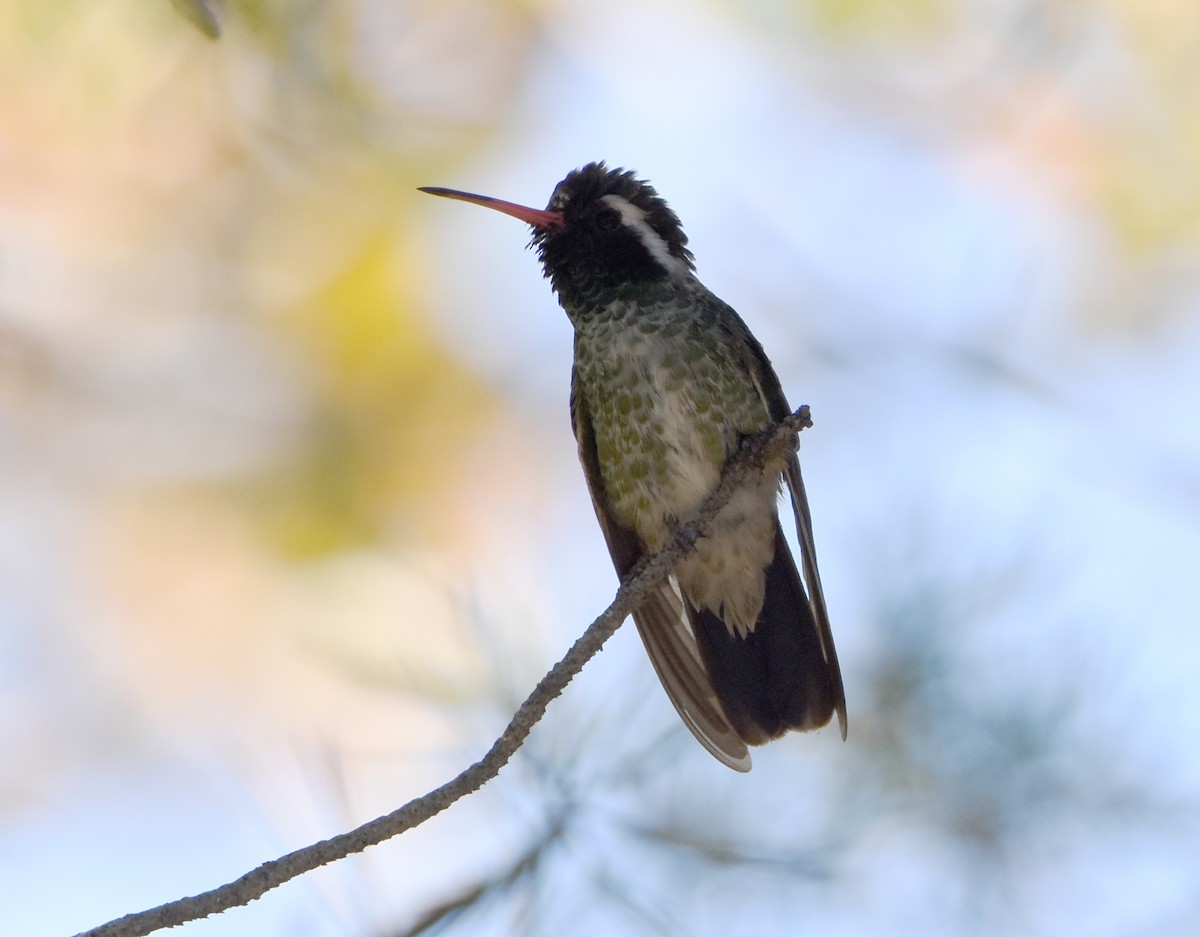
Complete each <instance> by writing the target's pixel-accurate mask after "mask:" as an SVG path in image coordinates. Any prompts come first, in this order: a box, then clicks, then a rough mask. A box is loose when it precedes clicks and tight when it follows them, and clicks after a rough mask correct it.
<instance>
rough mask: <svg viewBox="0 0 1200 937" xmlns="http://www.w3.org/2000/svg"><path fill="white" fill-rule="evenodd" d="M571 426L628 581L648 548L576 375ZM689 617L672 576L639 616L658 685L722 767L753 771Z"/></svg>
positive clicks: (594, 502) (615, 557) (606, 535)
mask: <svg viewBox="0 0 1200 937" xmlns="http://www.w3.org/2000/svg"><path fill="white" fill-rule="evenodd" d="M571 424H572V426H573V428H574V430H575V439H576V442H577V443H578V444H579V461H580V463H581V464H582V465H583V474H584V476H585V477H586V479H587V486H588V491H589V492H590V493H591V495H592V505H593V506H594V507H595V509H596V518H597V520H599V522H600V529H601V530H603V531H604V539H605V541H606V542H607V543H608V552H609V553H610V554H611V555H612V560H613V565H614V566H616V568H617V574H618V575H619V576H621V577H622V578H624V576H625V575H626V574H627V573H628V572H629V570H630V569H631V568H632V567H633V565H634V564H635V563H636V562H637V561H638V559H639V558H640V557H641V556H642V555H643V554H644V553H645V544H643V543H642V541H641V538H640V537H638V535H637V534H636V533H635V532H634V531H633V530H631V529H629V528H628V527H626V526H624V525H622V524H621V523H619V522H618V521H617V519H616V518H615V517H614V515H613V511H612V507H611V505H610V503H609V500H608V493H607V492H606V491H605V488H604V481H603V479H602V478H601V476H600V460H599V457H598V455H597V453H596V434H595V430H594V429H593V427H592V421H591V415H590V414H589V413H588V409H587V405H586V403H585V402H584V401H583V399H582V397H581V395H580V393H579V391H578V387H577V383H576V380H575V375H574V374H572V376H571ZM688 615H689V612H688V611H687V610H686V607H685V604H684V602H683V600H682V598H681V597H680V595H679V591H678V586H677V585H676V584H675V579H674V577H673V576H672V577H671V578H670V579H669V580H668V581H666V582H664V583H663V584H662V585H661V586H659V587H658V589H657V590H656V591H655V592H653V593H652V594H651V595H650V596H649V597H648V598H647V599H645V601H643V603H642V605H641V606H640V607H639V608H638V609H637V611H635V612H634V613H633V620H634V623H635V624H636V625H637V629H638V634H640V635H641V636H642V643H643V644H644V645H645V646H646V653H647V654H649V656H650V662H651V663H652V664H653V665H654V670H655V672H656V673H657V674H658V679H659V680H660V681H661V682H662V685H663V688H664V689H665V690H666V691H667V696H668V697H670V699H671V702H672V704H674V706H675V709H676V710H677V711H678V713H679V716H680V718H681V719H683V722H684V724H685V725H686V726H687V727H688V728H689V729H690V730H691V731H692V734H693V735H695V736H696V738H697V739H698V740H699V741H700V744H701V745H703V746H704V747H705V748H707V749H708V750H709V751H710V752H711V753H712V754H713V756H714V757H715V758H716V759H717V760H718V761H720V762H721V763H722V764H725V765H728V766H729V767H730V768H733V769H734V770H735V771H749V770H750V752H749V750H748V749H747V748H746V744H745V743H744V742H743V741H742V740H741V738H739V737H738V734H737V733H736V732H735V731H734V730H733V727H732V726H731V725H730V724H729V721H728V720H727V719H726V718H725V714H724V712H723V711H722V710H721V704H720V703H719V702H718V701H717V697H716V694H715V693H714V692H713V689H712V684H711V683H710V682H709V679H708V674H707V672H706V671H705V669H704V663H703V662H702V661H701V659H700V650H699V648H698V647H697V646H696V638H695V636H694V635H693V633H692V627H691V621H690V619H689V617H688Z"/></svg>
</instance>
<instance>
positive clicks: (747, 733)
mask: <svg viewBox="0 0 1200 937" xmlns="http://www.w3.org/2000/svg"><path fill="white" fill-rule="evenodd" d="M693 625H694V629H695V633H696V640H697V643H698V644H699V646H700V653H701V657H702V658H703V660H704V665H705V668H706V670H707V671H708V675H709V679H710V680H711V681H712V685H713V688H714V690H715V691H716V694H717V699H718V700H720V703H721V707H722V708H723V709H724V711H725V715H726V717H727V718H728V719H729V722H730V724H731V725H732V726H733V728H734V730H735V731H736V732H737V733H738V735H740V736H741V737H742V739H743V740H744V741H745V742H746V743H747V744H749V745H762V744H764V743H765V742H769V741H770V740H771V739H773V738H777V737H779V736H780V735H783V734H784V733H785V732H787V731H789V730H791V729H798V730H802V731H803V730H808V729H818V728H820V727H821V726H823V725H825V724H826V723H828V722H829V720H830V719H831V718H832V716H833V713H834V709H835V706H836V701H837V700H838V699H840V698H841V674H840V672H839V671H838V666H837V661H836V658H833V659H828V658H827V657H826V654H825V651H824V649H823V647H822V642H821V638H820V634H819V632H818V629H817V623H816V620H815V618H814V616H813V611H812V606H811V604H810V602H809V598H808V595H807V594H806V593H805V591H804V587H803V585H801V582H800V574H799V573H798V572H797V570H796V564H795V561H794V560H793V559H792V554H791V550H790V549H789V548H788V544H787V541H786V540H785V539H784V536H783V531H782V529H781V528H780V527H779V524H778V522H777V523H776V525H775V556H774V558H773V559H772V561H771V564H770V565H769V566H768V567H767V570H766V593H765V597H764V599H763V608H762V611H761V612H760V613H759V617H758V623H757V624H756V625H755V628H754V631H753V632H751V633H750V634H748V635H746V636H745V637H740V636H738V635H736V634H734V633H733V632H731V631H730V629H729V628H727V627H726V626H725V622H723V621H722V620H721V619H720V618H719V617H717V615H716V614H714V613H713V612H712V611H710V610H708V609H700V610H697V611H695V614H694V618H693Z"/></svg>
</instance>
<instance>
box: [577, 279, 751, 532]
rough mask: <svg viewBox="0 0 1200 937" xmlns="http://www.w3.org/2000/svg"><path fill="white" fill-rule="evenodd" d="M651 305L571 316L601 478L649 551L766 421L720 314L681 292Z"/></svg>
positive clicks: (620, 302) (617, 305)
mask: <svg viewBox="0 0 1200 937" xmlns="http://www.w3.org/2000/svg"><path fill="white" fill-rule="evenodd" d="M656 299H657V301H652V302H647V301H646V298H645V297H642V298H641V299H640V300H636V301H635V300H632V299H630V298H627V297H621V298H617V299H615V300H614V301H612V302H611V303H609V304H608V305H606V306H604V307H601V308H599V309H593V310H591V311H590V314H589V315H587V316H578V317H576V316H573V317H572V318H573V319H575V327H576V333H575V369H576V382H577V388H578V390H577V392H578V393H580V394H581V395H582V397H583V403H584V404H585V405H586V406H587V408H588V412H589V414H590V415H591V419H592V424H593V427H594V430H595V434H596V445H597V453H598V457H599V464H600V476H601V480H602V481H603V483H604V486H605V490H606V491H607V493H608V496H609V500H610V501H611V503H612V507H613V510H614V512H615V514H616V515H617V518H618V520H620V521H621V522H622V523H624V524H627V525H629V526H631V527H632V528H633V529H634V530H635V531H636V532H637V533H638V534H639V536H640V537H641V538H642V539H643V540H644V541H645V542H646V543H647V545H648V546H649V547H650V548H651V549H659V548H660V547H661V546H662V545H663V543H664V541H665V538H666V534H667V532H668V530H669V528H670V526H671V525H672V524H673V523H674V522H676V521H677V520H680V519H682V518H686V517H687V516H689V515H690V514H692V513H693V512H694V511H695V510H696V509H697V508H698V507H699V506H700V504H701V503H702V502H703V501H704V499H705V498H706V497H707V495H708V494H709V493H710V492H711V491H712V489H713V488H714V487H715V486H716V484H717V482H718V480H719V478H720V473H721V468H722V466H723V465H724V464H725V460H726V459H727V458H728V456H729V455H730V453H731V452H732V451H733V450H734V449H735V448H736V446H737V444H738V441H739V439H740V437H741V436H743V435H746V434H750V433H754V432H757V431H759V430H761V429H762V428H764V427H765V426H766V425H767V423H768V418H767V412H766V407H765V406H764V404H763V403H762V401H761V400H760V398H759V395H758V391H757V390H756V389H755V387H754V384H753V381H752V379H751V376H750V375H749V374H748V373H747V372H746V370H745V369H744V367H743V366H742V363H741V357H740V355H739V354H738V349H736V348H735V347H733V346H732V344H731V339H730V338H729V336H728V333H726V332H725V330H724V329H722V328H721V325H720V309H719V308H716V307H708V306H706V305H704V304H702V303H701V304H698V303H696V302H695V299H696V297H694V296H686V295H679V293H678V292H671V293H668V294H666V295H663V296H661V297H657V298H656Z"/></svg>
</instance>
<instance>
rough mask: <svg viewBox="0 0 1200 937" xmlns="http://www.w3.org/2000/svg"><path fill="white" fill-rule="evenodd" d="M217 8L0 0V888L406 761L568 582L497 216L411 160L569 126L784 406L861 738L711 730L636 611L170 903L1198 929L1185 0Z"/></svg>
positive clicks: (279, 822) (147, 888) (564, 136)
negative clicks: (305, 853) (666, 667)
mask: <svg viewBox="0 0 1200 937" xmlns="http://www.w3.org/2000/svg"><path fill="white" fill-rule="evenodd" d="M213 9H214V8H210V7H207V6H205V5H203V4H202V3H201V2H199V0H178V2H177V3H175V4H172V3H168V2H166V0H159V2H149V3H147V2H134V0H113V2H109V3H104V4H97V3H91V2H84V0H56V2H55V3H40V4H39V3H22V4H17V3H9V4H5V5H3V6H2V7H0V932H3V933H4V934H11V935H30V937H38V935H59V934H70V933H74V932H76V931H79V930H82V929H84V928H87V927H91V926H94V925H97V924H100V923H102V922H104V921H107V920H109V919H111V918H114V917H117V916H119V915H121V914H124V913H127V912H131V911H137V910H142V909H144V908H147V907H150V906H153V905H157V904H160V903H163V902H165V901H169V900H171V899H174V898H177V897H181V896H183V895H188V894H195V893H197V892H199V891H203V890H206V889H209V888H212V887H215V886H216V885H219V884H222V883H224V882H227V881H230V880H232V879H233V878H235V877H237V876H238V875H240V874H242V873H243V872H245V871H247V870H249V869H250V868H252V867H254V866H256V865H258V864H259V863H261V862H263V861H265V860H267V859H269V858H273V857H275V856H277V855H280V854H282V853H283V852H286V851H289V850H292V849H295V848H297V847H299V846H302V845H305V844H307V843H309V842H311V841H314V840H316V839H321V838H325V837H328V836H331V835H333V834H335V833H338V832H342V831H344V830H346V829H349V828H350V827H352V826H356V825H358V824H359V823H361V822H364V821H366V820H368V819H371V818H373V817H375V816H377V815H379V814H382V813H386V812H388V811H390V810H392V809H394V808H395V807H397V806H398V805H400V804H402V803H403V802H405V801H406V800H408V799H409V798H410V797H412V796H415V795H417V794H420V793H422V792H424V791H425V790H427V789H429V788H430V787H432V786H434V785H436V784H438V783H440V782H442V781H444V780H446V779H448V778H449V777H451V776H452V775H453V774H455V773H456V772H457V771H458V770H460V769H461V768H462V767H464V766H466V765H467V764H468V763H470V762H471V761H473V760H475V759H476V758H478V757H479V756H480V755H481V754H482V753H483V752H484V751H485V750H486V748H487V746H488V744H489V743H490V741H491V740H492V739H493V738H494V737H495V735H496V734H497V733H498V732H499V731H500V729H501V728H502V727H503V725H504V724H505V722H506V721H507V719H508V717H509V715H510V714H511V712H512V710H513V708H514V707H515V706H516V704H517V703H518V702H519V700H520V699H522V698H523V697H524V696H525V695H526V693H527V692H528V691H529V690H530V689H531V688H532V687H533V685H534V683H535V682H536V680H537V679H538V678H539V677H540V676H541V674H542V673H543V672H544V671H545V669H546V668H547V667H548V666H549V665H550V664H551V663H552V662H553V661H554V660H556V659H557V658H558V657H560V656H561V654H562V653H563V652H564V651H565V649H566V648H567V646H568V645H569V643H570V642H571V641H572V640H573V639H574V637H575V636H576V635H577V634H578V633H580V632H581V631H582V629H583V627H584V626H585V625H586V624H587V623H588V622H589V621H591V619H592V618H593V617H594V616H595V615H596V614H598V613H599V612H600V611H601V610H602V609H603V608H604V606H605V605H606V604H607V603H608V601H609V599H610V597H611V595H612V592H613V590H614V587H615V584H616V583H615V576H614V574H613V572H612V569H611V565H610V562H609V559H608V556H607V552H606V550H605V548H604V545H603V541H602V538H601V536H600V533H599V531H598V529H597V527H596V524H595V521H594V518H593V516H592V510H591V506H590V503H589V501H588V498H587V494H586V490H585V487H584V484H583V480H582V476H581V472H580V470H579V467H578V465H577V463H576V458H575V450H574V443H573V440H572V438H571V432H570V427H569V422H568V418H567V390H568V376H569V368H570V358H571V333H570V328H569V325H568V323H567V321H566V318H565V316H564V315H563V314H562V312H561V310H560V309H559V308H558V307H557V305H556V303H555V301H554V299H553V297H552V295H551V293H550V291H549V288H548V285H547V284H546V283H545V282H544V281H543V280H542V278H541V272H540V270H539V268H538V265H537V263H536V259H535V257H534V256H533V255H532V254H530V253H529V252H527V251H526V250H525V249H524V248H525V244H526V242H527V240H528V231H527V229H525V228H523V227H522V226H521V225H520V224H518V223H517V222H515V221H513V220H512V219H509V218H505V217H503V216H501V215H498V214H494V213H489V212H484V211H480V210H477V209H475V208H472V207H470V206H466V205H462V204H453V203H448V202H444V201H440V200H435V199H432V198H428V197H426V196H422V195H420V194H419V193H417V192H416V191H415V187H416V186H418V185H446V186H453V187H457V188H464V189H468V190H471V191H477V192H485V193H489V194H495V195H498V196H501V197H504V198H508V199H512V200H516V201H522V202H525V203H528V204H533V205H542V204H544V203H545V201H546V200H547V199H548V197H549V194H550V192H551V190H552V189H553V187H554V185H555V183H556V182H557V181H558V180H559V179H560V178H562V176H563V175H565V174H566V172H567V171H568V170H570V169H572V168H574V167H576V166H579V165H581V164H583V163H585V162H588V161H590V160H593V159H607V160H608V161H609V162H610V163H611V164H613V165H621V166H627V167H630V168H634V169H637V170H638V171H639V172H640V173H641V174H642V175H643V176H644V177H645V178H647V179H649V180H651V181H652V182H653V183H654V184H655V185H656V186H657V188H658V189H659V191H660V192H661V193H662V194H663V195H664V196H665V197H666V198H667V199H668V200H669V201H670V203H671V205H672V206H673V207H674V208H675V209H676V211H677V212H678V213H679V215H680V216H681V218H682V219H683V222H684V225H685V228H686V230H687V231H688V233H689V235H690V236H691V246H692V247H693V249H694V251H695V254H696V257H697V263H698V269H699V271H700V274H701V276H702V278H703V279H704V281H705V283H706V284H707V285H708V286H709V287H710V288H712V289H713V290H714V291H715V292H716V293H717V294H718V295H720V296H721V297H723V298H724V299H726V300H727V301H729V302H730V303H731V304H732V305H734V306H735V307H736V308H737V309H738V310H739V311H740V312H741V313H742V315H743V317H744V318H745V319H746V320H747V322H748V323H749V325H750V326H751V328H752V329H753V330H754V331H755V332H756V334H757V335H758V336H759V338H760V339H761V340H762V342H763V344H764V345H765V347H766V348H767V350H768V353H769V354H770V355H771V357H772V358H773V360H774V362H775V364H776V367H777V370H778V371H779V373H780V376H781V378H782V381H783V384H784V387H785V388H786V389H787V392H788V394H789V396H790V398H791V400H792V402H793V403H794V404H799V403H808V404H810V405H811V406H812V408H813V417H814V420H815V426H814V428H813V429H811V430H809V431H807V432H805V433H804V434H803V438H802V443H803V451H802V458H803V461H804V469H805V473H806V476H807V481H808V486H809V493H810V497H811V498H812V502H813V515H814V519H815V524H816V535H817V543H818V548H819V551H820V556H821V564H822V570H823V573H824V579H825V588H826V593H827V597H828V601H829V606H830V609H831V614H832V618H833V624H834V631H835V634H836V636H837V640H838V646H839V650H840V652H841V658H842V662H843V668H844V670H845V677H846V690H847V696H848V700H849V707H850V736H849V740H848V741H847V742H846V743H844V744H843V743H842V742H841V741H840V739H839V738H838V737H837V734H836V732H834V731H831V730H827V731H824V732H821V733H818V734H816V735H811V736H797V735H793V736H790V737H788V738H787V739H786V740H784V741H781V742H779V743H776V744H775V745H773V746H771V747H769V748H766V749H762V750H758V751H756V752H755V770H754V772H753V773H752V774H750V775H748V776H739V775H735V774H734V773H732V772H730V771H728V770H726V769H724V768H722V767H721V766H720V765H719V764H718V763H717V762H716V761H715V760H713V759H712V758H710V757H709V756H708V755H707V754H706V753H705V752H704V751H703V750H702V749H701V748H700V747H699V746H698V745H697V744H696V743H695V742H694V741H693V740H692V739H691V737H690V736H689V735H688V734H687V732H686V730H685V729H684V728H683V727H682V726H681V724H680V723H679V722H678V720H677V719H676V717H675V715H674V712H673V710H672V709H671V707H670V705H669V704H668V703H667V700H666V697H665V695H664V694H663V693H662V692H661V690H660V689H659V687H658V685H657V681H656V680H655V678H654V675H653V673H652V671H651V669H650V667H649V666H648V663H647V661H646V658H645V655H644V653H643V652H642V650H641V647H640V645H639V643H638V640H637V637H636V634H635V632H634V631H633V630H632V629H631V628H624V629H622V630H621V632H619V633H618V634H617V636H616V637H615V638H614V639H613V640H612V641H611V642H610V643H609V646H608V647H607V648H606V649H605V650H604V652H603V653H602V654H601V655H600V656H599V657H598V658H597V659H595V660H594V661H592V663H591V664H590V665H589V667H588V668H587V669H586V670H585V672H584V673H583V675H582V676H581V677H580V678H579V679H577V680H576V681H575V682H574V683H573V684H572V685H571V687H569V689H568V690H567V692H566V694H565V695H564V696H563V697H562V698H560V699H559V700H558V701H556V702H555V704H554V705H553V706H552V707H551V709H550V711H549V713H548V715H547V717H546V719H545V720H544V721H543V722H542V723H541V724H540V725H539V726H538V727H537V729H536V730H535V731H534V733H533V736H532V738H531V739H530V741H529V744H528V745H527V746H526V747H525V749H524V750H523V752H522V753H521V754H520V755H519V756H518V757H517V758H516V760H515V761H514V762H513V763H512V764H511V765H510V766H509V767H508V768H507V769H506V770H505V771H504V772H503V774H502V775H501V777H500V778H499V779H497V780H496V781H495V782H493V783H492V784H490V785H489V786H488V787H487V788H485V789H484V790H483V791H482V792H481V793H479V794H478V795H476V796H474V797H472V798H469V799H468V800H466V801H464V802H460V803H459V804H457V805H456V806H455V807H454V808H453V809H451V810H450V811H449V812H447V813H446V814H444V815H442V816H440V817H438V818H436V819H435V820H434V821H432V822H430V823H427V824H426V825H424V826H423V827H421V828H419V829H418V830H415V831H413V832H411V833H409V834H407V835H405V836H403V837H401V838H400V839H397V840H394V841H392V842H390V843H387V844H385V845H383V846H380V847H376V848H374V849H371V850H369V851H368V852H367V853H365V854H363V855H360V856H356V857H353V858H351V859H349V860H347V861H345V862H342V863H339V864H337V865H336V866H334V867H332V868H327V869H323V870H321V871H319V872H317V873H314V874H310V875H308V876H305V877H304V878H303V879H301V880H299V881H296V882H293V883H291V884H289V885H287V886H285V887H283V888H281V889H279V890H277V891H274V892H270V893H268V894H267V895H266V896H265V897H264V898H263V899H261V900H260V901H258V902H256V903H255V904H254V905H253V906H252V907H248V908H240V909H236V910H233V911H230V912H229V913H227V914H225V915H222V916H220V917H219V918H216V919H212V920H208V921H202V922H196V923H193V924H189V925H187V927H186V928H185V929H184V931H182V933H186V934H195V935H198V937H207V935H213V937H215V935H223V937H226V935H228V937H232V935H249V934H254V935H276V934H278V935H300V937H309V935H311V937H324V935H363V937H400V935H406V934H416V933H444V934H472V935H474V934H498V935H499V934H521V935H525V934H528V935H541V934H561V933H571V934H582V935H590V934H602V935H613V934H631V935H634V934H638V935H640V934H665V935H676V934H679V935H686V934H696V935H705V934H734V935H737V934H751V933H754V934H788V935H792V934H806V933H821V934H823V935H857V934H872V935H892V934H895V935H918V934H919V935H943V934H944V935H957V934H972V935H1009V934H1012V935H1018V934H1019V935H1058V934H1070V935H1085V937H1119V935H1147V934H1153V935H1164V937H1171V935H1191V934H1195V933H1197V932H1200V849H1198V848H1197V843H1198V842H1200V822H1198V820H1200V803H1198V799H1200V744H1198V741H1200V681H1198V680H1197V661H1198V659H1200V642H1198V640H1197V624H1198V623H1200V599H1198V598H1197V590H1196V581H1197V559H1198V557H1200V417H1198V414H1200V17H1197V16H1196V15H1195V11H1194V9H1193V8H1192V6H1191V4H1188V3H1181V2H1176V0H1100V2H1091V3H1085V2H1078V0H1009V2H1000V0H919V2H909V3H893V2H889V0H793V2H784V0H775V2H773V0H755V2H749V3H747V2H745V0H739V2H736V3H735V2H728V0H705V2H699V3H697V2H685V0H636V2H634V0H610V2H609V3H606V4H589V3H586V2H584V0H539V2H521V0H511V2H509V0H439V2H436V3H435V2H432V0H386V2H385V0H326V2H317V0H229V3H228V4H227V5H225V6H223V7H220V8H219V10H218V11H217V12H218V13H219V15H220V20H219V23H220V38H219V39H218V40H216V41H211V40H210V39H209V38H206V37H205V35H204V33H205V31H207V32H209V33H210V34H215V27H216V25H217V21H216V20H213V19H211V17H212V15H213ZM181 14H183V15H181ZM188 17H190V18H191V22H189V20H188Z"/></svg>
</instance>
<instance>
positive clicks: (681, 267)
mask: <svg viewBox="0 0 1200 937" xmlns="http://www.w3.org/2000/svg"><path fill="white" fill-rule="evenodd" d="M600 201H602V202H603V203H604V204H605V205H607V206H608V207H609V208H612V209H615V210H616V212H617V213H618V214H619V215H620V216H621V222H622V223H623V224H624V225H625V226H626V227H627V228H632V229H633V230H634V231H636V232H637V234H638V237H640V238H641V240H642V244H643V245H644V246H645V248H646V250H647V251H648V252H649V254H650V256H651V257H653V258H654V259H655V260H656V261H658V262H659V263H660V264H661V265H662V266H663V268H664V269H665V270H667V272H669V273H673V274H675V275H676V276H681V277H683V276H688V275H689V274H690V273H691V270H690V268H689V267H688V265H687V264H686V263H684V262H683V261H682V260H680V259H679V258H678V257H676V256H675V255H674V254H672V253H671V249H670V248H669V247H667V242H666V241H664V240H663V239H662V238H661V237H660V236H659V234H658V232H657V231H655V230H654V229H653V228H652V227H650V224H649V223H648V222H647V221H646V213H645V212H644V211H642V210H641V209H640V208H638V207H637V206H636V205H634V204H633V203H632V202H630V201H629V200H628V199H623V198H621V196H619V195H605V196H604V197H603V198H601V199H600Z"/></svg>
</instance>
